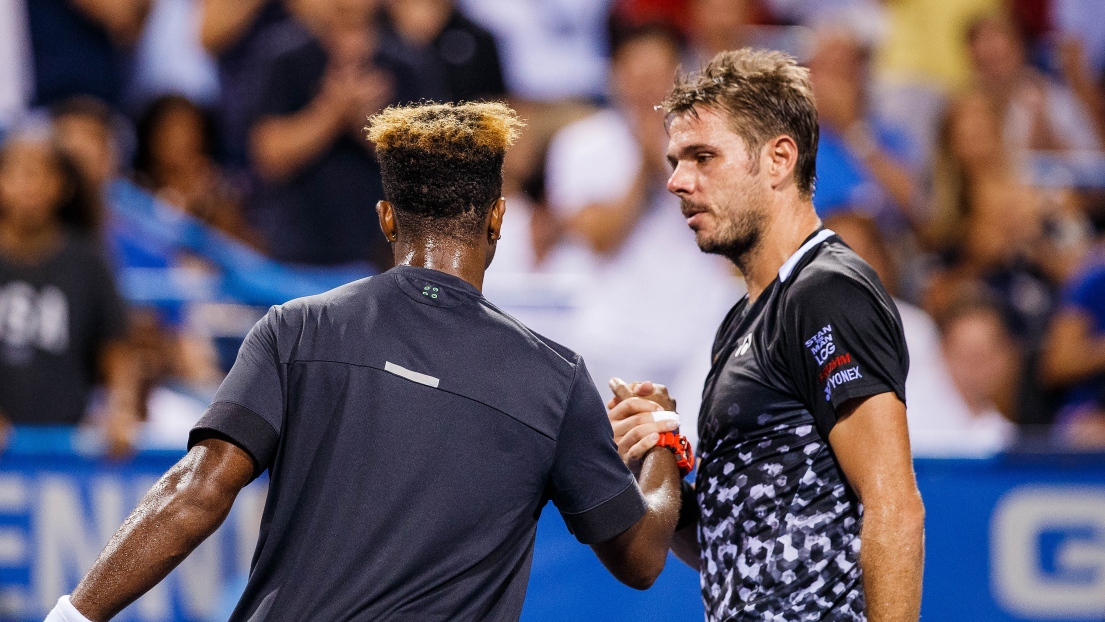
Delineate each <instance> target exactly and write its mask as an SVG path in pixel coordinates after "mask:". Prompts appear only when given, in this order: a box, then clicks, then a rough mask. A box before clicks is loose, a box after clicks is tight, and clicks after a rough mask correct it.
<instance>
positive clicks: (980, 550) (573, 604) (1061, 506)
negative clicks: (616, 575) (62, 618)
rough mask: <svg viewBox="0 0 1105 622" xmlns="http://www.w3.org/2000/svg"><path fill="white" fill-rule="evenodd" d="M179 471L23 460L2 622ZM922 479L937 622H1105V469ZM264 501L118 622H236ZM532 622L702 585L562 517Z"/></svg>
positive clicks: (541, 532)
mask: <svg viewBox="0 0 1105 622" xmlns="http://www.w3.org/2000/svg"><path fill="white" fill-rule="evenodd" d="M179 456H180V453H179V452H144V453H142V454H139V455H138V456H136V457H135V458H133V459H131V460H128V461H126V462H125V463H111V462H106V461H104V460H102V459H99V458H95V457H85V456H82V455H81V453H79V452H77V451H51V452H37V451H10V452H8V453H7V454H5V455H4V456H3V457H2V458H0V620H12V621H16V620H41V619H42V618H43V617H44V616H45V614H46V612H47V611H48V610H49V609H50V608H52V607H53V605H54V603H55V602H56V600H57V598H58V596H60V595H62V594H65V593H68V592H69V591H70V590H71V589H72V588H73V586H74V585H75V584H76V582H77V581H78V580H79V578H80V576H81V574H82V573H83V571H84V570H85V569H86V568H88V566H90V565H91V564H92V562H93V561H94V560H95V558H96V555H97V554H98V553H99V551H100V549H101V548H102V547H103V545H104V544H105V543H106V542H107V540H108V539H109V538H110V537H111V535H112V534H113V533H114V531H115V530H116V529H117V528H118V526H119V525H120V524H121V523H122V521H123V519H124V518H125V517H126V515H127V514H128V513H129V512H130V510H131V509H132V508H133V507H134V506H135V504H136V503H137V502H138V500H139V499H140V498H141V497H142V495H143V494H145V492H146V491H147V490H148V489H149V488H150V486H152V485H153V483H154V482H155V481H156V479H157V478H158V477H159V476H160V475H161V473H163V472H164V471H165V470H166V469H167V468H168V467H169V466H171V465H172V463H173V462H175V460H176V459H177V458H178V457H179ZM916 467H917V474H918V478H919V482H920V485H921V490H922V494H923V495H924V497H925V503H926V509H927V518H926V522H927V564H926V576H925V598H924V604H923V612H922V613H923V616H922V618H923V619H924V620H935V621H948V622H957V621H971V622H990V621H993V622H999V621H1000V622H1007V621H1041V622H1042V621H1045V620H1046V621H1056V620H1059V621H1068V620H1069V621H1075V620H1080V621H1084V620H1103V619H1105V460H1103V459H1101V458H1099V457H1072V456H1055V455H1052V456H1035V457H1031V456H1030V457H1025V456H1019V457H1013V456H1005V457H1000V458H995V459H990V460H935V459H919V460H917V461H916ZM264 501H265V488H264V485H263V483H261V482H258V483H254V484H252V485H251V486H250V487H249V488H247V489H246V490H244V491H243V492H242V494H241V496H240V497H239V499H238V501H237V503H236V505H235V508H234V511H233V512H232V513H231V515H230V517H229V518H228V519H227V520H226V522H225V523H224V524H223V526H222V527H221V528H220V530H219V531H218V532H217V533H216V534H215V536H213V537H212V538H211V539H209V540H208V541H207V542H205V543H204V544H203V545H201V546H200V548H199V549H197V551H196V552H195V553H194V554H193V555H192V556H191V557H189V558H188V559H187V560H185V561H184V562H183V563H182V564H181V566H180V567H179V568H178V569H177V570H176V571H175V572H174V573H173V574H172V575H171V576H170V578H169V579H167V580H166V581H165V582H163V583H162V584H161V585H160V586H158V587H157V588H156V589H155V590H154V591H152V592H151V593H149V594H148V595H146V596H145V597H143V598H142V599H140V600H139V601H138V602H136V603H135V604H134V605H132V606H131V607H130V608H129V609H127V611H125V612H124V613H123V614H122V615H121V616H120V617H119V618H118V619H119V620H125V621H141V622H170V621H181V620H189V621H207V620H225V619H226V617H227V615H229V612H230V610H231V608H232V607H233V603H234V601H235V600H236V595H237V594H238V593H239V592H240V590H241V588H242V584H243V581H244V577H245V575H246V573H247V572H248V568H249V562H250V558H251V556H252V553H253V546H254V542H255V540H256V536H257V525H258V523H259V521H260V513H261V510H262V508H263V505H264ZM396 520H402V517H397V518H396ZM335 537H339V536H337V535H336V536H335ZM522 619H523V620H524V621H525V622H543V621H546V620H576V619H578V620H584V619H587V620H591V619H604V620H612V621H618V620H625V621H637V620H665V621H670V620H701V619H702V604H701V602H700V600H699V592H698V576H697V573H696V572H694V571H692V570H690V569H689V568H687V567H686V566H684V565H683V564H681V563H680V562H678V561H677V560H675V559H674V558H672V559H670V560H669V565H668V567H667V569H666V570H665V571H664V574H663V575H662V576H661V577H660V579H659V581H657V584H656V585H655V586H654V587H653V588H652V589H651V590H648V591H646V592H638V591H635V590H632V589H630V588H627V587H625V586H622V585H620V584H619V583H618V582H617V581H615V580H614V579H613V578H612V577H611V576H610V575H609V574H608V573H607V572H606V571H605V570H604V569H603V568H602V566H601V565H600V564H599V562H598V561H597V559H596V558H595V556H594V555H593V554H592V553H591V551H590V549H589V548H588V547H586V546H583V545H581V544H579V543H578V542H576V541H575V539H574V538H573V537H572V536H571V535H570V534H568V532H567V530H566V529H565V528H564V525H563V522H562V521H561V519H560V517H559V515H558V514H557V512H556V510H555V508H553V507H551V506H549V507H547V508H546V510H545V512H544V514H543V516H542V518H541V523H540V527H539V529H538V536H537V545H536V549H535V551H534V560H533V571H532V576H531V580H530V587H529V592H528V595H527V600H526V605H525V609H524V611H523V615H522Z"/></svg>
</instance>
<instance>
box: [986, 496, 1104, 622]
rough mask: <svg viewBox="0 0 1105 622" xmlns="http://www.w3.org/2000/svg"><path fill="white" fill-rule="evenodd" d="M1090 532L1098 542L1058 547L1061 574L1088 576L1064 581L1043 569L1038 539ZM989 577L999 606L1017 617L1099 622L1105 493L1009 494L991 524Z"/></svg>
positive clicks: (1102, 581) (1079, 542) (1076, 542)
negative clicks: (1069, 531) (1056, 532)
mask: <svg viewBox="0 0 1105 622" xmlns="http://www.w3.org/2000/svg"><path fill="white" fill-rule="evenodd" d="M1062 529H1090V530H1092V531H1093V532H1094V533H1095V534H1096V540H1094V541H1086V540H1085V539H1071V540H1070V541H1068V542H1064V543H1062V544H1060V545H1059V548H1058V549H1057V550H1056V553H1055V565H1056V566H1057V567H1058V568H1059V569H1066V570H1069V571H1074V572H1078V571H1081V573H1082V574H1085V573H1086V571H1090V574H1091V577H1092V578H1091V579H1090V580H1087V581H1077V582H1074V581H1069V580H1067V581H1064V580H1063V579H1062V578H1060V577H1056V576H1054V575H1049V574H1047V573H1045V572H1043V571H1042V569H1041V568H1040V534H1041V533H1043V532H1045V531H1049V530H1062ZM990 544H991V547H990V548H991V577H992V582H993V589H994V594H995V597H996V598H997V601H998V603H999V604H1000V605H1001V606H1002V608H1004V609H1005V610H1006V611H1008V612H1010V613H1013V614H1015V615H1017V616H1019V617H1024V618H1035V619H1054V620H1058V619H1063V620H1072V619H1084V620H1100V619H1101V615H1102V612H1103V611H1105V488H1100V487H1098V488H1094V487H1086V486H1022V487H1020V488H1016V489H1014V490H1013V491H1011V492H1009V493H1008V494H1006V495H1005V496H1004V497H1003V498H1002V499H1001V500H1000V501H999V502H998V504H997V507H996V508H995V509H994V516H993V519H992V521H991V523H990Z"/></svg>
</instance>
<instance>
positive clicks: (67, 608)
mask: <svg viewBox="0 0 1105 622" xmlns="http://www.w3.org/2000/svg"><path fill="white" fill-rule="evenodd" d="M45 622H92V620H89V619H88V618H86V617H84V614H82V613H81V612H79V611H77V608H76V607H74V606H73V603H71V602H69V596H68V595H66V596H62V597H61V598H59V599H58V604H56V605H54V609H53V611H51V612H50V613H49V614H48V615H47V616H46V620H45Z"/></svg>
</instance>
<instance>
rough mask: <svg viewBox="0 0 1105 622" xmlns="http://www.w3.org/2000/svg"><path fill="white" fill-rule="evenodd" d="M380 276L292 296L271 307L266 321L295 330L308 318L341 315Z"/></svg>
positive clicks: (306, 321) (317, 319) (276, 327)
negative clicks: (300, 296) (308, 293)
mask: <svg viewBox="0 0 1105 622" xmlns="http://www.w3.org/2000/svg"><path fill="white" fill-rule="evenodd" d="M379 279H380V277H379V276H374V277H366V278H363V279H359V280H356V281H353V282H351V283H346V284H345V285H341V286H339V287H335V288H334V289H331V290H329V291H326V292H323V293H321V294H315V295H314V296H303V297H302V298H294V299H292V300H289V301H288V302H285V303H284V304H282V305H276V306H274V307H272V309H270V310H269V314H268V317H269V318H270V320H269V321H270V322H271V323H273V329H285V328H294V329H296V330H298V328H299V327H302V326H304V325H305V324H307V323H308V322H310V321H316V322H317V321H319V320H321V319H322V318H337V317H342V316H344V315H346V314H347V313H348V312H349V311H351V310H352V309H354V308H355V306H356V305H358V304H359V302H358V301H359V299H361V298H362V296H363V292H365V291H366V290H367V289H368V288H369V287H370V286H371V285H373V284H378V281H379Z"/></svg>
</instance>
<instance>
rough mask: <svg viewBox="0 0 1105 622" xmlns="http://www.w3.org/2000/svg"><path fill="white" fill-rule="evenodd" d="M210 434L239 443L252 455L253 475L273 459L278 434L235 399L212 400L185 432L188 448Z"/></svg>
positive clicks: (267, 465)
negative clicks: (186, 432)
mask: <svg viewBox="0 0 1105 622" xmlns="http://www.w3.org/2000/svg"><path fill="white" fill-rule="evenodd" d="M209 438H220V439H223V440H227V441H230V442H231V443H234V444H235V445H237V446H238V447H241V448H242V449H243V450H244V451H245V452H246V453H247V454H249V456H250V458H252V459H253V466H254V473H253V476H254V477H257V476H258V475H260V474H261V473H262V472H264V470H265V469H267V468H268V467H269V466H270V464H271V463H272V459H273V456H274V454H275V453H276V445H277V442H278V441H279V440H280V435H279V434H278V433H277V432H276V430H274V429H273V427H272V424H270V423H269V422H268V421H266V420H265V418H264V417H262V416H261V415H259V414H257V413H255V412H253V411H252V410H250V409H249V408H246V407H245V406H242V405H241V404H235V403H234V402H215V403H214V404H212V405H211V407H210V408H208V409H207V412H206V413H204V415H203V417H202V418H201V419H200V420H199V421H198V422H197V423H196V425H195V427H194V428H192V431H191V432H190V433H189V434H188V449H192V447H194V446H195V445H196V443H199V442H200V441H203V440H207V439H209Z"/></svg>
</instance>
